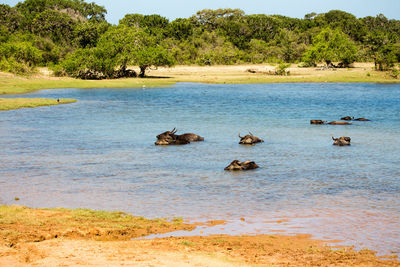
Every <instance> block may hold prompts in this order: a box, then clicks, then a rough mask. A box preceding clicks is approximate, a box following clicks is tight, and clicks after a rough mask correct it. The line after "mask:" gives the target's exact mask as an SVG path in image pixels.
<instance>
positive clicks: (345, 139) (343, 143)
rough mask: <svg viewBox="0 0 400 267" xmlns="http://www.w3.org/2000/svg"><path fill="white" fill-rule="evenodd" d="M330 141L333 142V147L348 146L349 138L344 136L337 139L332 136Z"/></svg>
mask: <svg viewBox="0 0 400 267" xmlns="http://www.w3.org/2000/svg"><path fill="white" fill-rule="evenodd" d="M332 140H333V145H334V146H349V145H350V141H351V138H350V137H346V136H342V137H339V138H334V137H333V136H332Z"/></svg>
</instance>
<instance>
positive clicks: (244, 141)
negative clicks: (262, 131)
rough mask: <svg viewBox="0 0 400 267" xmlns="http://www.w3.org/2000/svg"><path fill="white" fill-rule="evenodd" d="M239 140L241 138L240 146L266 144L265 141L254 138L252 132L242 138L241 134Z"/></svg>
mask: <svg viewBox="0 0 400 267" xmlns="http://www.w3.org/2000/svg"><path fill="white" fill-rule="evenodd" d="M239 138H240V142H239V144H241V145H254V144H256V143H262V142H264V140H262V139H261V138H258V137H257V136H254V135H253V134H252V133H251V132H249V134H246V135H245V136H240V133H239Z"/></svg>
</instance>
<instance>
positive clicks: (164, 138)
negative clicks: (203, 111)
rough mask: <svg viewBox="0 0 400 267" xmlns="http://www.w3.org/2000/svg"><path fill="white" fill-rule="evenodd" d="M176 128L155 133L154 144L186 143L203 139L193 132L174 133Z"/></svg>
mask: <svg viewBox="0 0 400 267" xmlns="http://www.w3.org/2000/svg"><path fill="white" fill-rule="evenodd" d="M177 131H178V130H177V129H176V128H174V129H173V130H172V131H166V132H163V133H162V134H159V135H157V141H156V142H155V144H156V145H186V144H190V142H197V141H204V138H203V137H201V136H199V135H197V134H194V133H184V134H181V135H179V134H175V133H176V132H177Z"/></svg>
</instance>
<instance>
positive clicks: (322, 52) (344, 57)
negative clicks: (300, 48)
mask: <svg viewBox="0 0 400 267" xmlns="http://www.w3.org/2000/svg"><path fill="white" fill-rule="evenodd" d="M312 39H313V44H312V46H311V47H310V48H309V49H308V50H307V51H306V52H305V53H304V55H303V60H304V61H305V62H307V63H309V64H311V65H313V64H315V63H316V62H322V61H324V62H325V63H326V65H327V66H332V65H333V62H337V61H339V62H340V63H341V64H340V65H342V66H343V67H347V66H349V65H350V64H351V63H353V62H354V61H356V59H357V48H356V45H355V44H354V42H353V41H351V40H350V38H349V37H348V36H347V35H346V34H344V33H343V32H342V31H341V30H340V29H335V30H332V29H330V28H325V29H323V30H322V31H321V32H320V33H319V34H318V35H316V36H314V37H313V38H312Z"/></svg>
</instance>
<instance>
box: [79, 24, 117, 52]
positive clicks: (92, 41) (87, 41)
mask: <svg viewBox="0 0 400 267" xmlns="http://www.w3.org/2000/svg"><path fill="white" fill-rule="evenodd" d="M109 27H110V25H109V24H108V23H107V22H101V23H97V22H96V23H94V22H92V21H87V22H84V23H81V24H78V25H77V26H76V27H75V30H74V36H76V40H77V41H78V43H79V46H80V47H82V48H85V47H95V46H96V45H97V41H98V40H99V38H100V36H101V35H102V34H104V33H105V32H106V31H107V30H108V28H109Z"/></svg>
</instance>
